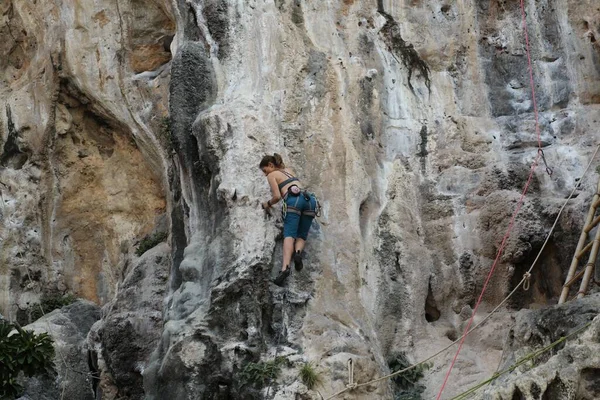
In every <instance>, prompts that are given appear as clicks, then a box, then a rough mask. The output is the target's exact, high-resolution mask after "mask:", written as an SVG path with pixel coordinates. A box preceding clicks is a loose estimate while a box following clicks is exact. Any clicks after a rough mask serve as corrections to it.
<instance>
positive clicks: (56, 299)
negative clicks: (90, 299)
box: [31, 293, 77, 321]
mask: <svg viewBox="0 0 600 400" xmlns="http://www.w3.org/2000/svg"><path fill="white" fill-rule="evenodd" d="M76 300H77V297H75V296H73V295H72V294H70V293H69V294H65V295H56V294H54V295H42V298H41V301H40V304H36V305H34V306H33V307H32V308H31V321H35V320H38V319H40V318H41V317H42V316H43V315H44V314H48V313H49V312H50V311H53V310H56V309H59V308H63V307H64V306H68V305H69V304H72V303H74V302H75V301H76ZM42 310H43V312H42Z"/></svg>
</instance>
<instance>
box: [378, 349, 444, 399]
mask: <svg viewBox="0 0 600 400" xmlns="http://www.w3.org/2000/svg"><path fill="white" fill-rule="evenodd" d="M388 365H389V367H390V370H391V371H392V372H395V371H400V370H403V369H405V368H407V367H410V366H411V363H410V361H409V360H408V358H407V357H406V355H405V354H404V353H399V354H397V355H396V356H394V357H393V358H392V360H391V361H390V362H389V363H388ZM432 366H433V364H432V363H425V364H420V365H418V366H416V367H415V368H413V369H410V370H408V371H406V372H403V373H401V374H398V375H396V376H394V377H393V378H392V380H393V381H394V385H395V386H396V393H395V397H394V400H420V399H421V398H422V397H421V395H422V394H423V391H424V390H425V386H423V385H421V384H419V383H418V382H419V380H420V379H422V378H423V376H424V372H425V371H426V370H428V369H429V368H431V367H432Z"/></svg>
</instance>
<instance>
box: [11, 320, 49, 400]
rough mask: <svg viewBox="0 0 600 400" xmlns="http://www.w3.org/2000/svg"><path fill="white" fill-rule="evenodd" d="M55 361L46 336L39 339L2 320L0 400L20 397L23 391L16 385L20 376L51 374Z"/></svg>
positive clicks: (35, 335)
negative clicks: (0, 399)
mask: <svg viewBox="0 0 600 400" xmlns="http://www.w3.org/2000/svg"><path fill="white" fill-rule="evenodd" d="M14 330H16V332H13V331H14ZM11 332H13V333H12V334H11ZM53 359H54V347H53V346H52V338H51V337H50V336H48V334H47V333H40V334H39V335H37V334H35V333H34V332H31V331H26V330H23V329H21V328H20V327H19V326H15V325H13V324H11V323H8V322H6V321H4V320H0V398H2V399H12V398H15V397H16V396H18V395H20V394H21V392H22V391H23V388H22V387H21V386H20V385H19V384H18V383H17V378H18V377H19V375H20V374H21V373H23V374H25V376H28V377H31V376H34V375H41V374H45V373H50V372H52V371H53V370H54V367H53V362H52V360H53Z"/></svg>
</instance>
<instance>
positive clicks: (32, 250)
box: [0, 0, 174, 318]
mask: <svg viewBox="0 0 600 400" xmlns="http://www.w3.org/2000/svg"><path fill="white" fill-rule="evenodd" d="M146 3H148V4H146ZM140 5H141V2H137V1H131V2H128V3H127V4H124V5H115V3H111V4H110V5H108V4H104V3H102V2H100V3H99V2H95V1H88V0H82V1H77V2H71V1H65V2H63V1H59V2H53V1H39V2H36V3H32V2H22V1H12V0H6V1H3V2H2V4H1V6H0V21H1V24H0V25H1V26H2V28H0V29H2V37H3V38H4V40H3V44H2V47H0V59H1V60H2V61H1V62H0V72H1V76H0V133H1V137H2V140H1V141H0V145H1V149H2V152H1V155H0V182H1V184H0V191H1V193H0V196H1V198H2V201H1V209H0V211H1V212H0V218H1V221H2V223H1V224H0V239H1V241H0V246H1V247H2V251H1V252H0V254H1V256H0V257H1V259H0V287H1V289H2V290H0V293H2V295H1V297H0V309H1V310H2V312H3V313H4V314H5V315H7V317H8V318H15V317H17V316H18V314H19V312H22V311H25V310H27V308H28V307H30V306H31V305H32V304H33V303H35V302H37V301H38V299H39V296H40V295H41V294H43V293H46V292H62V293H64V292H72V293H75V294H76V295H78V296H80V297H84V298H87V299H89V300H92V301H94V302H96V303H99V304H104V303H106V302H107V301H108V300H110V299H111V298H112V296H113V294H114V287H115V285H116V284H117V283H118V282H119V280H120V278H121V271H120V269H121V267H120V266H122V264H123V262H124V258H126V255H125V254H124V253H126V251H127V249H128V248H130V247H131V246H132V245H133V244H134V242H135V241H136V240H137V239H139V238H141V237H142V236H143V235H144V234H146V233H148V232H149V231H150V230H151V229H152V227H153V225H154V224H155V219H156V218H157V217H158V216H159V215H160V214H162V213H164V212H165V210H166V201H165V197H164V192H163V182H162V180H163V179H164V176H165V174H166V172H165V171H166V167H165V165H166V163H165V161H164V159H165V156H164V154H165V152H164V151H163V150H162V147H161V146H160V145H159V139H158V136H159V135H160V132H161V130H160V129H159V127H160V126H161V118H162V116H164V115H165V114H166V108H165V104H166V100H167V96H166V94H167V93H168V92H167V89H168V85H167V83H168V71H166V72H165V71H164V70H165V68H164V66H163V68H162V69H160V68H159V64H161V63H162V64H165V63H166V62H167V61H169V58H168V57H166V54H170V53H169V47H168V44H170V38H172V34H173V30H174V22H173V19H172V16H171V14H170V8H169V7H168V5H165V4H163V3H162V2H144V7H145V8H144V13H143V14H140V12H139V11H134V10H140ZM154 21H163V22H164V23H162V24H161V25H160V26H157V27H154V26H153V25H152V23H153V22H154ZM157 44H160V46H159V47H160V48H157V49H156V50H155V51H154V50H151V49H152V48H154V47H156V46H157ZM152 46H154V47H152ZM127 56H129V57H127ZM136 57H137V58H139V57H143V58H144V60H145V61H144V62H143V63H139V62H136V61H135V59H136ZM160 60H162V61H160ZM159 61H160V63H159ZM144 63H146V64H144ZM142 66H144V67H145V68H146V67H147V68H152V69H154V70H155V71H150V72H148V71H146V72H143V73H140V74H137V75H135V74H134V71H135V72H140V71H138V70H139V69H140V68H141V67H142ZM161 71H162V72H161ZM152 129H154V132H153V130H152ZM28 274H29V275H30V276H31V278H32V279H31V280H33V282H31V280H30V278H29V276H28Z"/></svg>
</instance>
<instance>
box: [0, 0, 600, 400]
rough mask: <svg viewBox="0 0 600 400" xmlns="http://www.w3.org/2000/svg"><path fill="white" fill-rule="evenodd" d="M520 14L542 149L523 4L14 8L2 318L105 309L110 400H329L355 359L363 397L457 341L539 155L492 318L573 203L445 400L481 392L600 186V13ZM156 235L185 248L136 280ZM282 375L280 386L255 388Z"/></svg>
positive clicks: (3, 107) (554, 288) (151, 260)
mask: <svg viewBox="0 0 600 400" xmlns="http://www.w3.org/2000/svg"><path fill="white" fill-rule="evenodd" d="M525 4H526V14H527V24H528V28H529V41H530V44H531V60H532V68H533V76H534V78H535V91H536V97H535V100H536V104H537V106H538V108H539V111H540V114H539V131H540V137H539V140H538V137H537V134H536V129H535V117H534V113H533V104H534V101H533V98H532V93H531V89H530V83H529V71H528V62H527V55H526V51H525V37H524V34H523V30H522V19H521V10H520V3H519V2H518V1H512V2H507V1H500V0H485V1H474V0H465V1H458V2H451V1H446V0H433V1H427V2H425V1H420V0H411V1H400V2H399V1H391V0H378V1H366V0H343V1H329V0H328V1H303V0H275V1H271V0H269V1H266V0H248V1H233V0H204V1H199V0H173V1H166V0H150V1H145V2H142V1H138V0H129V1H118V2H107V1H104V0H95V1H91V0H77V1H48V0H38V1H37V2H36V3H35V4H34V3H32V2H23V1H16V0H12V1H4V2H3V3H2V4H1V5H0V18H2V22H3V23H2V24H0V33H2V36H3V37H4V38H8V39H7V40H6V41H4V42H3V43H2V44H1V45H0V103H1V104H0V120H1V121H0V122H1V123H0V133H1V138H2V141H1V143H0V145H1V150H2V151H1V154H0V164H1V166H2V167H1V169H0V182H1V184H0V195H1V196H2V197H1V204H2V206H1V208H0V221H1V223H0V239H1V241H0V246H2V252H1V253H0V254H1V256H0V257H2V259H1V260H0V261H1V264H0V287H1V288H2V290H0V293H1V295H0V313H2V314H3V315H6V316H7V318H10V319H20V320H22V321H28V318H29V312H28V308H29V307H31V305H32V304H33V303H36V302H38V301H39V298H40V296H41V294H43V293H45V292H59V293H62V292H73V293H75V294H77V295H79V296H82V297H85V298H87V299H89V300H92V301H94V302H96V303H98V304H99V305H102V306H104V308H103V318H102V321H100V322H98V323H97V324H96V325H95V326H94V328H93V329H91V333H90V335H89V340H88V342H89V346H90V349H91V350H92V358H93V360H94V362H93V363H92V364H93V369H94V371H95V372H97V373H99V374H100V377H101V378H100V381H99V382H96V383H94V385H96V386H94V390H95V391H96V395H97V396H98V393H101V397H102V398H103V399H104V398H107V399H108V398H119V397H128V398H135V399H137V398H147V399H163V398H172V399H190V398H193V399H196V398H203V399H225V398H240V399H252V398H271V397H273V396H274V397H275V398H278V399H296V398H319V392H320V393H321V394H322V395H323V396H324V397H327V396H328V395H330V394H332V393H334V392H336V391H339V390H341V389H343V388H345V385H346V384H347V379H348V372H347V362H348V359H352V360H353V363H354V379H355V381H357V382H365V381H367V380H370V379H373V378H376V377H378V376H381V375H383V374H385V373H387V372H389V371H390V367H389V366H390V365H392V364H394V363H396V362H397V360H398V357H400V355H404V356H406V357H407V358H408V359H409V360H410V361H417V360H419V359H422V358H425V357H426V356H428V355H430V354H432V353H434V352H436V351H437V350H438V349H440V348H443V347H445V346H446V345H447V344H449V343H450V342H451V341H453V340H454V339H456V338H457V337H459V336H460V334H461V333H462V331H463V329H464V328H465V325H466V323H467V322H466V320H467V319H468V318H469V317H470V315H471V313H472V311H473V307H474V306H475V302H476V300H477V297H478V295H479V293H480V291H481V288H482V285H483V283H484V282H485V280H486V276H487V274H488V272H489V271H490V268H491V265H492V263H493V260H494V259H495V257H496V254H497V251H498V249H499V248H500V247H501V243H502V237H503V235H504V233H505V232H506V230H507V228H508V226H509V223H510V220H511V216H512V214H513V213H514V210H515V207H516V205H517V201H518V199H519V197H520V193H521V192H522V190H523V187H524V186H525V184H526V182H527V180H528V176H529V172H530V169H531V164H532V162H533V160H534V159H535V157H536V155H537V154H538V147H542V148H543V151H544V156H545V159H546V160H547V162H548V167H549V168H552V170H553V174H552V175H549V174H547V173H546V171H545V169H546V165H545V164H544V163H542V162H541V160H540V165H538V168H537V169H536V171H535V173H534V175H533V177H532V179H531V181H530V182H529V191H528V194H527V197H526V200H525V202H524V204H523V207H522V208H521V210H520V212H519V215H518V218H517V219H516V220H515V222H514V226H513V228H512V234H511V236H510V238H509V239H508V240H507V241H506V243H505V244H506V247H505V249H504V252H503V255H502V257H500V259H499V263H498V265H497V267H496V270H495V274H494V276H493V278H492V280H491V282H490V285H489V288H488V290H487V293H486V296H485V297H484V298H483V305H482V307H481V309H480V313H479V315H477V316H476V321H477V320H480V318H482V316H483V313H484V312H485V311H487V310H489V309H491V308H492V307H493V306H494V305H496V304H497V303H498V302H499V301H500V300H501V299H502V298H503V297H504V296H505V295H506V294H507V293H508V292H509V291H510V290H511V289H512V287H514V285H515V284H516V283H517V282H518V281H519V280H520V279H521V277H522V275H523V272H524V271H525V270H526V269H527V268H528V267H529V265H530V263H531V261H532V260H533V258H534V257H535V255H536V254H537V251H538V250H539V249H540V247H541V245H542V243H543V241H544V239H545V236H546V234H547V232H548V231H549V228H550V226H551V225H552V222H553V220H554V218H555V217H556V215H557V213H558V210H559V208H560V206H561V204H562V202H563V201H564V199H565V198H566V196H567V195H568V193H569V192H570V190H571V189H572V188H573V187H574V186H575V185H576V184H577V183H579V184H580V189H579V191H578V195H577V197H576V198H574V199H573V200H571V202H570V203H569V205H568V207H567V208H566V210H565V213H564V214H563V216H562V218H561V220H560V223H559V225H558V228H557V230H556V232H555V233H554V234H553V236H552V238H551V240H550V243H549V245H548V247H547V249H546V250H545V252H544V254H543V257H542V261H541V263H540V264H539V268H537V269H535V270H534V272H533V278H532V288H531V289H530V290H529V291H528V292H518V294H517V295H516V296H515V297H514V298H513V299H512V300H511V303H510V304H509V306H508V307H507V308H506V309H505V310H503V311H502V312H501V313H499V314H498V315H497V316H495V317H494V318H493V319H492V320H491V321H489V322H488V323H486V325H485V326H484V327H483V328H481V329H480V330H479V331H478V332H477V334H476V336H474V337H470V338H469V339H467V341H466V342H465V346H464V348H463V351H462V353H461V356H460V359H459V361H460V362H459V363H458V364H457V366H456V368H455V370H454V372H453V376H452V377H453V379H452V380H451V384H450V385H449V386H448V387H447V389H446V392H445V395H444V396H448V397H450V396H451V395H452V394H456V393H459V392H460V391H461V390H464V388H465V387H468V386H469V385H471V384H472V383H473V382H477V381H480V380H482V379H484V378H487V377H488V376H490V375H491V374H493V373H494V371H495V370H496V367H497V365H498V364H499V363H500V362H501V355H502V352H503V346H502V345H503V341H504V337H505V335H507V334H508V332H509V329H510V326H511V325H512V320H511V318H512V314H514V312H515V310H517V309H520V308H527V307H538V306H539V305H542V304H547V303H552V302H555V301H556V298H557V296H558V293H559V291H560V288H561V285H562V283H563V280H564V275H565V269H566V268H567V267H568V264H569V262H570V257H571V256H572V253H573V250H574V247H575V244H576V241H577V238H578V236H579V231H580V229H581V225H582V223H583V218H584V215H585V213H586V211H587V207H588V205H589V200H590V198H591V193H592V192H593V191H594V189H595V187H596V182H597V179H598V171H597V170H595V168H593V170H592V171H591V172H590V173H589V174H588V175H586V176H585V178H583V179H581V175H582V173H583V169H584V168H585V166H586V164H587V162H588V161H589V158H590V156H591V154H592V152H593V151H594V149H595V145H596V144H597V141H598V134H597V132H596V131H597V126H598V120H599V119H600V106H599V104H600V84H599V82H600V47H599V44H598V43H600V42H598V40H597V39H598V38H600V11H599V10H598V7H597V4H596V1H595V0H577V1H576V0H567V1H563V2H558V1H555V0H541V1H540V0H537V1H534V0H527V1H526V2H525ZM273 152H277V153H280V154H282V155H283V158H284V160H285V162H286V163H287V164H288V165H290V166H291V167H292V168H293V169H294V170H295V171H296V172H297V174H298V176H299V177H300V178H301V180H302V183H303V185H304V186H306V187H307V188H309V189H310V190H311V191H313V192H315V193H316V194H317V195H318V197H319V198H320V200H321V203H322V205H323V215H322V216H321V217H320V218H319V219H318V221H316V222H315V223H314V224H313V227H312V230H311V233H310V236H309V240H308V245H307V248H306V255H305V268H304V270H303V271H302V272H300V273H296V272H294V273H293V274H292V276H291V277H290V278H289V280H288V283H287V287H286V288H285V289H280V288H278V287H276V286H274V285H273V284H272V283H270V281H271V279H272V277H273V276H274V275H275V273H276V271H277V270H278V269H279V268H281V264H280V263H281V244H282V237H281V234H280V229H281V218H280V216H279V213H278V212H272V213H268V214H266V213H265V212H263V211H262V210H261V208H260V202H261V201H264V200H266V199H267V198H268V195H269V193H268V185H267V183H266V180H265V178H264V176H263V175H262V174H261V173H260V171H259V170H258V162H259V161H260V159H261V157H262V156H263V155H264V154H267V153H269V154H270V153H273ZM161 224H163V225H164V230H163V231H164V232H168V244H160V245H158V246H155V247H154V248H152V249H151V250H149V251H147V252H146V253H144V254H143V255H142V256H139V257H138V255H137V254H135V252H136V249H139V248H140V246H141V245H142V243H146V242H145V241H143V242H140V240H141V239H142V238H144V237H145V236H146V235H147V234H149V233H151V232H159V231H160V230H161V229H159V227H160V226H161ZM154 244H156V243H154ZM167 276H168V277H167ZM123 343H130V344H131V346H130V347H128V348H124V347H123ZM590 343H591V342H590ZM590 346H592V344H590ZM277 357H284V359H285V361H284V362H282V364H281V365H280V367H281V374H280V376H279V378H278V379H276V380H274V381H270V380H268V381H261V380H260V379H258V378H256V377H254V378H252V379H249V378H248V366H249V365H263V366H264V365H265V364H264V363H265V362H270V361H273V360H274V359H276V358H277ZM452 357H453V354H452V353H451V352H447V353H445V354H444V355H442V356H440V357H438V358H436V359H435V360H434V364H433V367H432V368H431V369H430V370H429V371H427V372H426V373H425V377H424V379H422V380H421V381H420V383H422V384H423V386H424V389H423V390H422V392H423V393H422V394H423V396H424V397H426V398H427V397H433V396H435V395H436V393H437V391H438V390H439V387H440V386H441V382H442V380H443V378H444V376H445V373H446V371H447V366H448V364H449V362H450V361H451V359H452ZM305 362H311V363H313V364H314V365H315V366H316V368H317V371H318V372H319V374H320V376H321V377H322V380H323V384H322V386H320V387H318V388H317V389H318V391H319V392H317V391H316V390H312V391H309V390H307V388H306V387H304V385H303V384H302V383H301V381H300V379H299V378H298V374H297V370H298V368H299V367H300V366H302V365H303V364H304V363H305ZM250 363H255V364H250ZM261 363H263V364H261ZM548 365H553V364H548ZM586 368H587V367H586ZM582 374H583V372H582ZM582 379H583V378H582ZM540 387H541V386H540ZM494 389H495V388H490V389H489V390H494ZM396 394H397V393H396V387H395V386H394V385H393V384H392V383H391V382H390V381H384V382H381V383H379V384H376V385H370V386H364V387H361V388H360V389H359V390H355V391H352V392H351V393H346V394H344V395H343V396H342V398H344V397H345V398H347V399H373V398H382V399H384V398H385V399H393V398H394V397H395V395H396ZM488 394H490V395H493V393H492V392H489V393H488Z"/></svg>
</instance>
